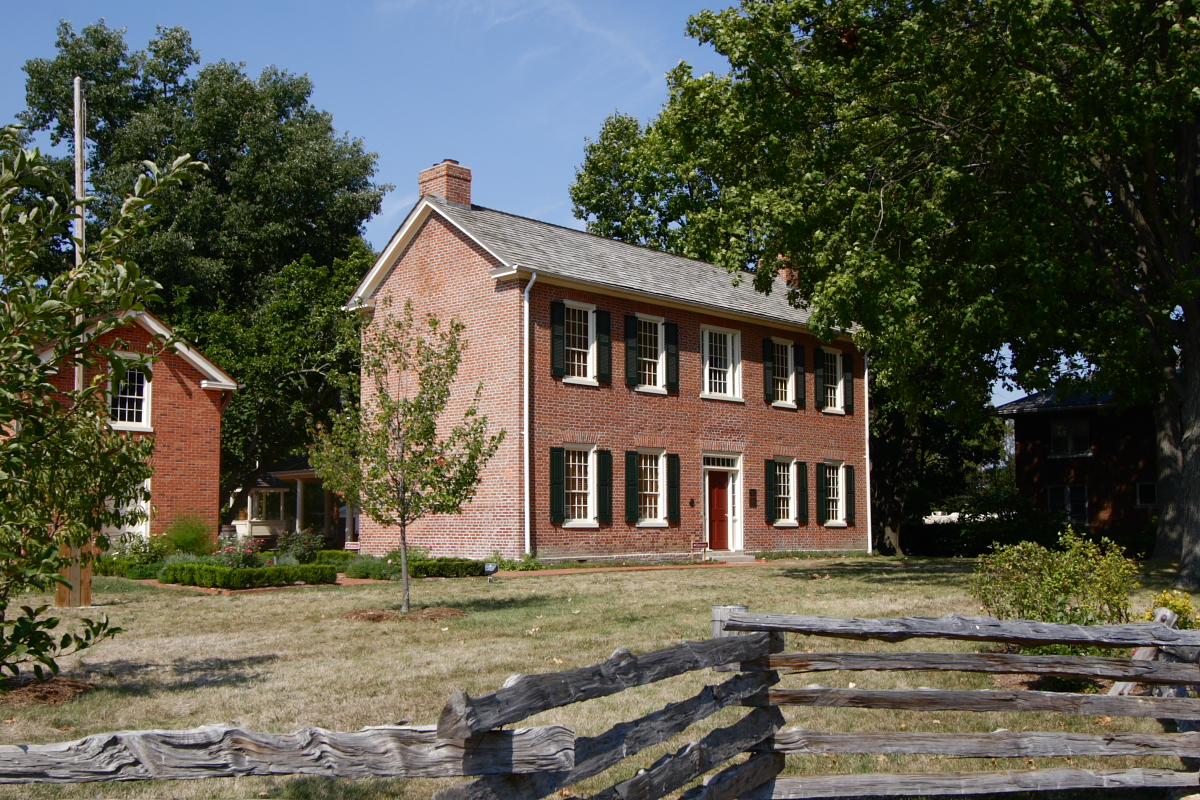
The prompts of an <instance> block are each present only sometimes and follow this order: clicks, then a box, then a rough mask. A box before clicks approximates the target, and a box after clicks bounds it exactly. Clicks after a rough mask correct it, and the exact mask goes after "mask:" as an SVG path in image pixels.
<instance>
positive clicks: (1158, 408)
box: [1152, 388, 1183, 559]
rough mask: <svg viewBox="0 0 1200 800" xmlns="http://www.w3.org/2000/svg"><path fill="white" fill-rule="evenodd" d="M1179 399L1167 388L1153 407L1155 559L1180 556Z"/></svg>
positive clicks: (1181, 537)
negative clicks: (1155, 465)
mask: <svg viewBox="0 0 1200 800" xmlns="http://www.w3.org/2000/svg"><path fill="white" fill-rule="evenodd" d="M1180 426H1181V420H1180V408H1179V400H1178V399H1177V398H1176V397H1175V395H1174V393H1173V392H1172V391H1171V390H1170V389H1169V388H1168V389H1166V390H1164V391H1163V392H1162V393H1161V394H1160V395H1159V396H1158V400H1157V402H1155V404H1154V436H1155V440H1156V443H1157V445H1158V532H1157V534H1156V536H1155V539H1154V554H1153V556H1152V557H1153V558H1156V559H1178V558H1179V557H1180V555H1181V554H1182V553H1183V516H1182V513H1183V512H1182V509H1181V507H1180V505H1179V503H1180V496H1179V493H1180V488H1181V487H1180V481H1181V480H1182V479H1183V450H1182V442H1181V436H1182V433H1181V427H1180Z"/></svg>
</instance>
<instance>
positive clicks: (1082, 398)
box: [996, 392, 1112, 416]
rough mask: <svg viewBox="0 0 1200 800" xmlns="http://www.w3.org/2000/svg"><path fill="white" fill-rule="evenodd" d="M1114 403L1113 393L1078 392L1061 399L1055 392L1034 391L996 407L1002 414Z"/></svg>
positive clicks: (1029, 412)
mask: <svg viewBox="0 0 1200 800" xmlns="http://www.w3.org/2000/svg"><path fill="white" fill-rule="evenodd" d="M1110 403H1112V394H1111V393H1109V394H1102V395H1095V394H1078V395H1072V396H1070V397H1064V398H1062V399H1059V398H1058V396H1057V395H1056V394H1055V393H1054V392H1034V393H1033V394H1031V395H1027V396H1025V397H1022V398H1019V399H1017V400H1013V401H1012V402H1009V403H1005V404H1004V405H1002V406H997V407H996V413H997V414H1000V415H1002V416H1012V415H1014V414H1032V413H1036V412H1038V411H1060V410H1063V409H1068V408H1074V409H1081V408H1099V407H1101V406H1106V405H1109V404H1110Z"/></svg>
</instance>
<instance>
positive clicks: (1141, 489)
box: [1137, 483, 1158, 506]
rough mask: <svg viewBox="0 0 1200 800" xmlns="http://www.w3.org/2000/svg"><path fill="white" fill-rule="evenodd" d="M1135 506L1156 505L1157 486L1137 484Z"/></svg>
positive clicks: (1155, 484) (1154, 484)
mask: <svg viewBox="0 0 1200 800" xmlns="http://www.w3.org/2000/svg"><path fill="white" fill-rule="evenodd" d="M1137 504H1138V505H1139V506H1156V505H1158V484H1157V483H1139V484H1138V485H1137Z"/></svg>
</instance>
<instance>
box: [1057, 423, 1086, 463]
mask: <svg viewBox="0 0 1200 800" xmlns="http://www.w3.org/2000/svg"><path fill="white" fill-rule="evenodd" d="M1091 454H1092V443H1091V438H1090V437H1089V435H1088V421H1087V420H1086V419H1068V420H1063V421H1061V422H1052V423H1050V455H1051V456H1053V457H1054V458H1070V457H1072V456H1090V455H1091Z"/></svg>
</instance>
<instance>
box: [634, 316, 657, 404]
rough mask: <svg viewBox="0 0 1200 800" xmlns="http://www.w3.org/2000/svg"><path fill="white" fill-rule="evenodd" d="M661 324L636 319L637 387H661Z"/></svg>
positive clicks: (654, 321)
mask: <svg viewBox="0 0 1200 800" xmlns="http://www.w3.org/2000/svg"><path fill="white" fill-rule="evenodd" d="M661 327H662V323H660V322H658V321H656V320H653V319H644V318H642V317H638V321H637V365H638V386H651V387H654V388H658V387H660V386H662V374H663V370H662V333H661V330H660V329H661Z"/></svg>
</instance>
